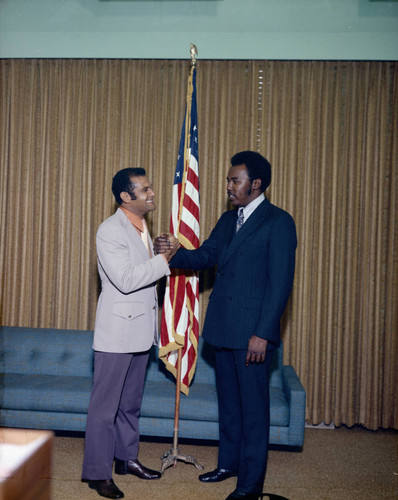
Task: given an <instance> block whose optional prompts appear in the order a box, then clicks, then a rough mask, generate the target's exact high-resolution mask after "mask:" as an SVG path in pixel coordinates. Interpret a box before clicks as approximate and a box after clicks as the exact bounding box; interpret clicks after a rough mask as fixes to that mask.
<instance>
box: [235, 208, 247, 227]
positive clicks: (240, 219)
mask: <svg viewBox="0 0 398 500" xmlns="http://www.w3.org/2000/svg"><path fill="white" fill-rule="evenodd" d="M244 222H245V216H244V215H243V207H240V208H239V210H238V219H237V221H236V232H238V231H239V229H240V228H241V227H242V226H243V223H244Z"/></svg>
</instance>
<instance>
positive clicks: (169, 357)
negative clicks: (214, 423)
mask: <svg viewBox="0 0 398 500" xmlns="http://www.w3.org/2000/svg"><path fill="white" fill-rule="evenodd" d="M198 167H199V162H198V127H197V108H196V68H195V66H194V65H193V66H192V67H191V70H190V74H189V78H188V92H187V107H186V111H185V118H184V123H183V125H182V130H181V139H180V147H179V150H178V158H177V167H176V171H175V176H174V185H173V202H172V210H171V218H170V232H171V233H173V234H174V235H175V236H176V237H177V238H178V240H179V242H180V243H181V245H183V246H184V247H185V248H187V249H190V250H192V249H195V248H198V247H199V168H198ZM198 337H199V278H198V275H197V273H195V272H192V271H188V270H184V271H183V270H179V269H175V270H172V273H171V275H170V276H169V278H168V279H167V285H166V292H165V297H164V303H163V312H162V322H161V334H160V344H159V357H160V358H161V359H162V360H163V362H164V363H165V365H166V368H167V369H168V370H169V371H170V372H171V373H172V374H173V375H174V377H176V378H177V361H178V351H179V350H181V356H182V362H181V391H182V392H183V393H184V394H186V395H188V393H189V384H190V382H191V380H192V377H193V375H194V373H195V368H196V360H197V351H198Z"/></svg>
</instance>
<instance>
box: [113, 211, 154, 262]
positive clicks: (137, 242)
mask: <svg viewBox="0 0 398 500" xmlns="http://www.w3.org/2000/svg"><path fill="white" fill-rule="evenodd" d="M116 213H117V215H118V217H119V219H120V221H121V224H122V225H123V227H124V228H125V230H126V234H127V236H128V238H129V239H130V240H131V241H132V242H133V243H134V246H135V247H136V249H137V251H138V252H139V253H140V255H141V256H142V257H143V259H144V260H148V259H149V255H148V251H147V249H146V247H145V245H144V242H143V241H142V239H141V237H140V235H139V234H138V232H137V229H136V228H135V227H134V226H133V224H131V222H130V221H129V220H128V218H127V216H126V215H125V214H124V212H123V210H122V209H121V208H118V209H117V212H116ZM149 244H150V245H151V242H150V243H149Z"/></svg>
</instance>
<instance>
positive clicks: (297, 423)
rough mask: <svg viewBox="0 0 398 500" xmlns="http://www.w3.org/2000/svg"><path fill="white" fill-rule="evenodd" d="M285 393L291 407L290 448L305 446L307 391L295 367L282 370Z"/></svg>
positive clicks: (286, 366) (284, 367)
mask: <svg viewBox="0 0 398 500" xmlns="http://www.w3.org/2000/svg"><path fill="white" fill-rule="evenodd" d="M282 380H283V391H284V393H285V397H286V400H287V402H288V405H289V413H290V414H289V446H299V447H301V446H303V442H304V427H305V390H304V387H303V386H302V384H301V382H300V379H299V378H298V376H297V374H296V372H295V370H294V368H293V366H290V365H285V366H283V368H282Z"/></svg>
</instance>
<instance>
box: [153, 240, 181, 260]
mask: <svg viewBox="0 0 398 500" xmlns="http://www.w3.org/2000/svg"><path fill="white" fill-rule="evenodd" d="M180 246H181V245H180V243H179V241H178V240H177V238H176V237H175V236H174V235H173V234H170V233H162V234H161V235H159V236H157V237H156V238H155V241H154V242H153V247H154V249H155V252H156V253H157V254H160V253H162V254H164V256H165V257H166V259H167V260H168V261H170V260H171V259H172V257H174V255H175V254H176V253H177V250H178V249H179V248H180Z"/></svg>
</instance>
